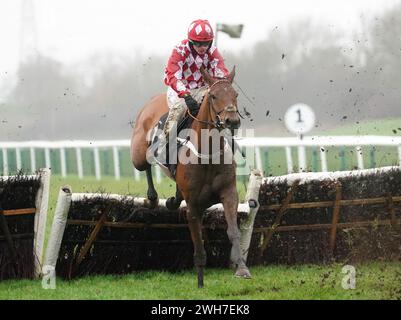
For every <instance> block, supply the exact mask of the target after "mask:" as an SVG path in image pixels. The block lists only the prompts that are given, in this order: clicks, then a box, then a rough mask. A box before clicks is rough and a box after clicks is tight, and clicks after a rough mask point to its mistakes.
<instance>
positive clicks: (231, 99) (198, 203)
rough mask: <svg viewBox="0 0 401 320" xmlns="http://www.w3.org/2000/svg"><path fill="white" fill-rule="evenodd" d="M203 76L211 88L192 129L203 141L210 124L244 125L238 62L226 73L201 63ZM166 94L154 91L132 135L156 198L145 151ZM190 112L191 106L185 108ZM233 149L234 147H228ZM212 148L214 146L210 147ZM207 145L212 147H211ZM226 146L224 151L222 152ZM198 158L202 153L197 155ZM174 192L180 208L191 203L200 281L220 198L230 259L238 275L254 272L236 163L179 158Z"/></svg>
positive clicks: (137, 162)
mask: <svg viewBox="0 0 401 320" xmlns="http://www.w3.org/2000/svg"><path fill="white" fill-rule="evenodd" d="M201 74H202V76H203V80H204V82H205V83H206V84H207V86H208V89H207V92H206V94H205V96H204V98H203V101H202V103H201V105H200V108H199V112H198V115H197V116H193V115H192V118H193V122H192V124H191V129H192V130H191V132H193V133H194V137H192V136H191V139H192V138H193V140H194V141H195V145H198V146H200V145H201V144H202V143H203V142H202V141H201V140H202V139H205V136H204V133H203V136H202V131H203V132H204V130H206V132H209V131H210V132H211V131H212V129H214V130H215V131H216V129H218V130H219V131H221V130H223V129H228V130H231V131H232V130H234V129H237V128H238V127H239V126H240V118H239V113H238V109H237V96H238V94H237V92H236V91H235V90H234V88H233V87H232V82H233V80H234V76H235V67H234V68H233V70H232V71H231V73H230V74H229V75H228V76H227V78H225V79H216V78H213V77H212V76H211V75H210V74H209V73H208V72H207V71H206V70H204V69H203V68H202V69H201ZM168 110H169V109H168V106H167V99H166V94H159V95H157V96H155V97H153V98H152V99H151V100H150V101H149V102H148V103H147V104H146V105H145V106H144V107H143V108H142V109H141V111H140V112H139V114H138V115H137V118H136V121H135V126H134V130H133V133H132V137H131V159H132V162H133V164H134V166H135V168H136V169H138V170H140V171H146V177H147V182H148V192H147V197H148V199H149V200H150V201H151V202H153V203H155V202H156V203H157V192H156V190H155V188H154V185H153V180H152V172H151V165H150V164H149V162H148V161H147V158H146V152H147V149H148V148H149V145H150V142H149V138H148V137H149V136H148V135H149V132H150V131H151V130H152V129H153V128H154V127H155V125H156V124H157V122H158V121H159V119H160V117H161V116H162V115H163V114H165V113H166V112H168ZM187 112H188V113H189V114H190V112H189V111H188V110H187ZM224 145H225V144H224V141H223V139H221V141H220V142H219V146H218V147H219V148H220V150H223V149H224V150H225V149H226V148H224ZM229 149H230V151H232V150H231V148H229ZM210 150H211V149H210ZM210 150H209V152H211V151H210ZM182 152H187V154H188V153H194V152H193V150H192V151H191V150H190V149H186V150H185V148H181V149H180V151H179V154H180V153H182ZM223 154H224V152H220V155H223ZM198 160H199V159H198ZM176 185H177V192H176V197H172V198H169V200H172V201H173V202H175V203H174V204H175V208H178V206H179V205H180V203H181V201H182V199H184V200H185V201H186V203H187V220H188V226H189V229H190V233H191V238H192V242H193V246H194V265H195V267H196V270H197V275H198V287H199V288H201V287H203V272H204V267H205V265H206V252H205V249H204V244H203V237H202V218H203V213H204V212H205V210H206V209H207V208H208V207H210V206H212V205H214V204H217V203H220V202H221V203H222V204H223V208H224V216H225V219H226V222H227V235H228V238H229V240H230V242H231V244H232V248H231V265H232V266H233V267H234V268H235V276H236V277H238V278H251V274H250V272H249V269H248V268H247V266H246V263H245V259H244V257H243V253H242V250H241V247H240V232H239V228H238V225H237V208H238V192H237V187H236V163H235V161H234V159H232V161H231V162H230V163H223V162H219V163H218V164H214V163H210V161H208V163H207V164H204V162H202V163H201V164H199V163H190V164H183V163H181V162H178V164H177V168H176Z"/></svg>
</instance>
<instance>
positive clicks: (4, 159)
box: [3, 148, 8, 176]
mask: <svg viewBox="0 0 401 320" xmlns="http://www.w3.org/2000/svg"><path fill="white" fill-rule="evenodd" d="M3 175H5V176H8V157H7V149H6V148H3Z"/></svg>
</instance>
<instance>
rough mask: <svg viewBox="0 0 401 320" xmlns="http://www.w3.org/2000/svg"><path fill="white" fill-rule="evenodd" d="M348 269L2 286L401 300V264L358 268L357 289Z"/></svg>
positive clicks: (73, 292)
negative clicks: (347, 282)
mask: <svg viewBox="0 0 401 320" xmlns="http://www.w3.org/2000/svg"><path fill="white" fill-rule="evenodd" d="M342 267H343V266H342V265H340V264H333V265H326V266H313V265H303V266H292V267H288V266H276V265H271V266H264V267H263V266H258V267H253V268H251V271H252V274H253V279H251V280H244V279H236V278H234V277H233V274H232V272H231V270H228V269H206V272H205V287H204V288H203V289H198V288H197V287H196V285H197V284H196V275H195V272H194V271H192V270H190V271H185V272H180V273H175V274H174V273H168V272H152V271H148V272H139V273H135V274H130V275H124V276H112V275H108V276H91V277H85V278H81V279H76V280H72V281H63V280H61V279H57V282H56V289H55V290H51V289H48V290H45V289H42V287H41V281H38V280H36V281H34V280H20V281H17V280H9V281H3V282H0V299H143V300H153V299H161V300H168V299H191V300H192V299H199V300H202V299H213V300H224V299H240V300H242V299H249V300H252V299H258V300H266V299H319V300H321V299H401V267H400V264H399V263H396V262H391V263H390V262H387V263H385V262H374V263H366V264H357V265H355V268H356V288H355V289H354V290H345V289H343V288H342V286H341V283H342V278H343V277H344V276H345V275H344V274H343V273H341V270H342Z"/></svg>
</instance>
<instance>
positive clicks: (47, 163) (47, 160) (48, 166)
mask: <svg viewBox="0 0 401 320" xmlns="http://www.w3.org/2000/svg"><path fill="white" fill-rule="evenodd" d="M45 163H46V168H48V169H49V168H51V167H52V163H51V159H50V149H49V148H45Z"/></svg>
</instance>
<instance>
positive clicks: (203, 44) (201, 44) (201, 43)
mask: <svg viewBox="0 0 401 320" xmlns="http://www.w3.org/2000/svg"><path fill="white" fill-rule="evenodd" d="M191 43H192V45H194V46H195V47H208V46H209V45H210V44H211V43H212V41H193V40H191Z"/></svg>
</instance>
